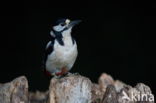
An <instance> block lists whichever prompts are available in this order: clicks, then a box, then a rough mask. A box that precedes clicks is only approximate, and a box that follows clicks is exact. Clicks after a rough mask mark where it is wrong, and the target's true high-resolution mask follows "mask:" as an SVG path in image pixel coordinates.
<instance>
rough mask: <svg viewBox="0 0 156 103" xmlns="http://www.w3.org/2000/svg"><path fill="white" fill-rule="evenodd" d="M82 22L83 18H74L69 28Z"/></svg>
mask: <svg viewBox="0 0 156 103" xmlns="http://www.w3.org/2000/svg"><path fill="white" fill-rule="evenodd" d="M80 22H81V20H74V21H71V22H70V23H69V24H68V28H71V27H74V26H75V25H77V24H79V23H80Z"/></svg>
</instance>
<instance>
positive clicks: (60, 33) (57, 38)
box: [53, 30, 64, 46]
mask: <svg viewBox="0 0 156 103" xmlns="http://www.w3.org/2000/svg"><path fill="white" fill-rule="evenodd" d="M53 33H54V34H55V39H56V40H57V41H58V43H59V44H60V45H62V46H63V45H64V42H63V40H62V38H63V36H62V31H61V32H57V31H54V30H53Z"/></svg>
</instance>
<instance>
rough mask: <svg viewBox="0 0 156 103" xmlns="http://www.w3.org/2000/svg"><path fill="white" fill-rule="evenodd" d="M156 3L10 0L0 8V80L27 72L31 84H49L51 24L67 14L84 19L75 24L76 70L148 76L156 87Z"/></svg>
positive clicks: (126, 78)
mask: <svg viewBox="0 0 156 103" xmlns="http://www.w3.org/2000/svg"><path fill="white" fill-rule="evenodd" d="M3 6H4V5H3ZM155 8H156V6H155V3H154V2H152V1H148V3H147V2H143V1H141V2H133V1H131V2H123V1H122V2H99V3H97V2H96V3H94V2H91V1H88V2H79V3H78V2H77V1H73V3H72V4H70V2H66V1H64V2H62V1H58V2H54V1H38V2H20V3H19V2H6V3H5V6H4V7H3V8H2V9H1V14H0V18H1V19H0V25H1V27H0V29H1V30H0V35H1V37H0V41H1V42H0V58H1V62H0V65H1V68H0V82H1V83H4V82H8V81H11V80H12V79H14V78H15V77H18V76H21V75H25V76H26V77H27V78H28V80H29V89H30V90H32V91H35V90H41V91H44V90H46V89H47V88H48V85H49V79H47V78H46V77H45V76H44V74H43V73H42V70H41V66H42V59H43V53H44V48H45V46H46V43H47V42H48V41H49V40H50V36H49V32H50V28H51V24H52V23H53V22H54V21H56V20H57V19H58V18H64V17H65V18H70V19H72V20H75V19H81V20H82V23H81V24H80V25H78V26H77V27H75V28H74V29H73V37H74V38H75V39H76V41H77V44H78V51H79V55H78V58H77V61H76V63H75V65H74V67H73V69H72V70H71V72H78V73H80V74H81V75H84V76H87V77H89V78H90V79H91V80H92V81H93V82H97V80H98V77H99V76H100V75H101V73H103V72H106V73H108V74H110V75H112V76H113V77H114V79H119V80H121V81H123V82H125V83H127V84H130V85H132V86H135V85H136V83H138V82H143V83H145V84H147V85H149V86H150V87H151V89H152V90H153V92H154V93H155V90H156V89H155V87H156V84H155V82H156V81H155V70H154V69H156V65H155V64H156V62H155V58H156V51H155V41H156V38H155V35H156V30H155V27H156V26H155V25H156V17H155V13H156V11H155Z"/></svg>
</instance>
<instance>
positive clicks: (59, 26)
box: [50, 19, 81, 37]
mask: <svg viewBox="0 0 156 103" xmlns="http://www.w3.org/2000/svg"><path fill="white" fill-rule="evenodd" d="M80 22H81V20H74V21H71V20H69V19H59V20H58V21H56V23H55V25H54V26H53V27H52V31H51V32H50V34H51V35H52V36H53V37H55V36H56V35H57V34H62V33H63V32H67V31H71V29H72V28H73V27H74V26H75V25H77V24H79V23H80ZM56 33H57V34H56Z"/></svg>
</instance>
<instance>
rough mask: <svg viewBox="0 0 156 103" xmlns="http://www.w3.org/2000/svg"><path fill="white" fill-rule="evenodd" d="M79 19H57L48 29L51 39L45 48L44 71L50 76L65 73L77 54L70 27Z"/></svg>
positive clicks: (71, 65)
mask: <svg viewBox="0 0 156 103" xmlns="http://www.w3.org/2000/svg"><path fill="white" fill-rule="evenodd" d="M80 22H81V20H74V21H70V20H69V19H59V20H58V21H57V22H56V24H55V25H54V26H53V27H52V30H51V31H50V35H51V40H50V41H49V42H48V43H47V45H46V48H45V60H44V63H45V64H44V65H45V72H46V74H48V75H51V76H62V75H64V74H67V73H68V71H69V70H71V68H72V67H73V65H74V63H75V60H76V58H77V55H78V51H77V44H76V41H75V39H74V38H73V37H72V35H71V32H72V28H73V27H74V26H75V25H77V24H79V23H80Z"/></svg>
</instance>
